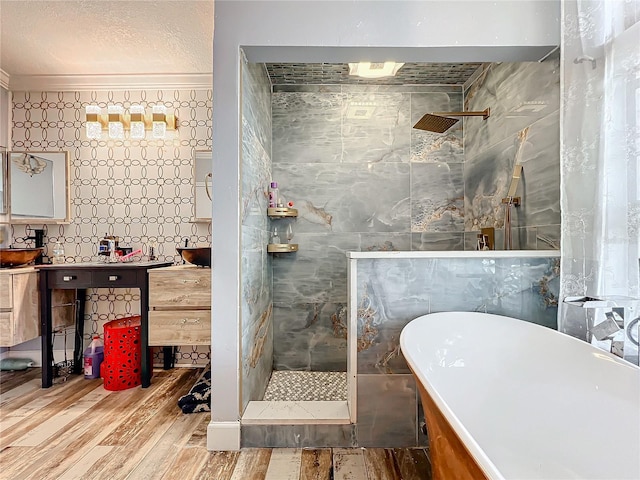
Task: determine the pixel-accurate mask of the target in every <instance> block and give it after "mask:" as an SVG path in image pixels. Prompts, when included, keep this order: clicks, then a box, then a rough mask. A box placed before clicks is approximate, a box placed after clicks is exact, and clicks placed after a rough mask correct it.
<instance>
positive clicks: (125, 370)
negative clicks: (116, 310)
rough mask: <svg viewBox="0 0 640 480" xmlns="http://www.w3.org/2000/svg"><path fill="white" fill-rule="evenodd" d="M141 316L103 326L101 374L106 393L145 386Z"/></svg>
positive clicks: (122, 319) (121, 319)
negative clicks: (143, 380) (107, 391)
mask: <svg viewBox="0 0 640 480" xmlns="http://www.w3.org/2000/svg"><path fill="white" fill-rule="evenodd" d="M141 365H142V362H141V343H140V315H136V316H133V317H126V318H120V319H118V320H112V321H111V322H108V323H105V324H104V361H103V362H102V365H101V366H100V374H101V377H102V378H103V379H104V388H105V390H111V391H115V390H126V389H128V388H133V387H136V386H138V385H141V384H142V369H141Z"/></svg>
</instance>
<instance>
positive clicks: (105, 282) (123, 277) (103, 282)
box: [93, 270, 144, 288]
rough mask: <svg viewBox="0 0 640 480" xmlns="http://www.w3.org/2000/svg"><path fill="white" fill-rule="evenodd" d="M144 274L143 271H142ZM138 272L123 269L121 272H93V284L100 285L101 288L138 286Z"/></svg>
mask: <svg viewBox="0 0 640 480" xmlns="http://www.w3.org/2000/svg"><path fill="white" fill-rule="evenodd" d="M143 274H144V272H143ZM137 278H138V272H135V271H132V270H125V271H123V272H117V271H113V270H112V271H111V272H100V271H94V272H93V283H94V285H98V284H99V285H100V287H101V288H123V287H124V288H126V287H138V286H139V285H138V281H137Z"/></svg>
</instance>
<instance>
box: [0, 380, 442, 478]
mask: <svg viewBox="0 0 640 480" xmlns="http://www.w3.org/2000/svg"><path fill="white" fill-rule="evenodd" d="M200 372H201V370H198V369H184V368H182V369H180V368H176V369H173V370H169V371H162V370H159V371H156V372H154V377H153V383H152V385H151V387H150V388H148V389H144V390H143V389H141V388H139V387H138V388H132V389H129V390H124V391H121V392H109V391H106V390H104V388H103V387H102V381H101V380H100V379H98V380H85V379H84V378H83V377H82V376H77V377H70V379H69V380H68V381H67V382H66V383H62V384H57V385H54V386H53V387H51V388H49V389H41V388H40V369H38V368H32V369H28V370H26V371H22V372H0V479H2V480H5V479H6V480H14V479H16V480H19V479H37V480H44V479H56V480H58V479H63V480H72V479H94V478H108V479H110V480H111V479H123V480H124V479H129V480H141V479H154V480H155V479H162V480H173V479H175V480H178V479H179V480H191V479H194V480H195V479H203V480H204V479H215V480H402V479H403V480H428V479H430V478H431V467H430V464H429V458H428V456H427V452H426V451H425V450H424V449H420V448H415V449H387V448H366V449H364V448H333V449H332V448H317V449H295V448H282V449H270V448H264V449H262V448H260V449H256V448H252V449H243V450H241V451H239V452H209V451H207V448H206V444H207V438H206V437H207V434H206V432H207V425H208V423H209V418H210V415H209V414H208V413H196V414H190V415H185V414H183V413H182V411H181V410H180V409H179V408H178V406H177V400H178V398H179V397H180V396H182V395H184V394H185V393H187V391H188V390H189V388H190V387H191V385H193V383H194V382H195V380H196V379H197V378H198V375H199V374H200Z"/></svg>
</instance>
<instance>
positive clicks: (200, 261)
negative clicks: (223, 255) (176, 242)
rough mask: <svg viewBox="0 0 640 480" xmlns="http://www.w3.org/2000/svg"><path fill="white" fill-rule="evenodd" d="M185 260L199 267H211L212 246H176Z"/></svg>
mask: <svg viewBox="0 0 640 480" xmlns="http://www.w3.org/2000/svg"><path fill="white" fill-rule="evenodd" d="M176 250H177V251H178V253H179V254H180V256H181V257H182V258H184V260H185V261H187V262H189V263H192V264H193V265H198V266H199V267H211V247H176Z"/></svg>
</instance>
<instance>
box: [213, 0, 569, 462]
mask: <svg viewBox="0 0 640 480" xmlns="http://www.w3.org/2000/svg"><path fill="white" fill-rule="evenodd" d="M559 42H560V2H559V0H553V1H544V0H543V1H540V0H538V1H534V0H520V1H484V0H477V1H451V0H443V1H403V0H395V1H393V0H392V1H349V2H347V1H321V0H320V1H317V0H309V1H298V2H292V1H233V0H227V1H225V0H218V1H217V2H216V8H215V29H214V55H213V71H214V75H213V84H214V89H213V111H214V112H215V114H214V116H213V144H214V145H215V148H214V149H213V165H214V166H213V173H214V174H213V178H214V186H213V192H214V193H213V195H214V201H213V218H214V222H215V227H216V228H214V229H213V238H212V240H213V265H214V269H213V285H212V290H213V304H212V336H211V338H212V345H211V350H212V362H211V364H212V375H211V380H212V423H211V424H210V426H209V432H208V448H209V449H221V450H226V449H237V448H239V446H240V445H239V442H240V425H239V417H240V414H241V412H240V400H239V399H240V386H239V383H238V379H239V354H240V352H239V345H240V338H239V318H240V316H239V314H240V308H239V305H240V278H239V276H240V254H241V245H240V215H239V213H240V209H239V205H240V204H239V199H240V193H241V192H240V189H239V179H240V171H239V165H240V152H241V150H240V145H241V131H240V105H239V101H240V100H239V99H240V81H239V72H240V53H239V52H240V50H239V49H240V47H243V48H244V50H245V52H246V54H247V57H248V59H249V61H279V62H292V61H297V62H301V61H345V60H347V59H348V60H353V61H357V60H365V59H366V60H383V59H387V58H385V57H388V56H389V55H394V56H396V55H398V56H396V58H393V59H394V60H400V61H425V62H429V61H528V60H536V59H539V58H541V57H542V56H543V55H544V54H545V52H548V51H549V50H550V49H551V47H553V46H555V45H558V44H559Z"/></svg>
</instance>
